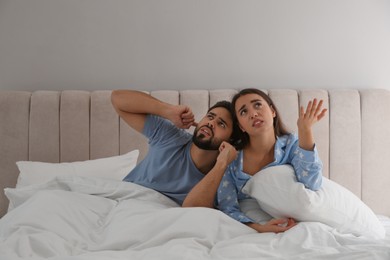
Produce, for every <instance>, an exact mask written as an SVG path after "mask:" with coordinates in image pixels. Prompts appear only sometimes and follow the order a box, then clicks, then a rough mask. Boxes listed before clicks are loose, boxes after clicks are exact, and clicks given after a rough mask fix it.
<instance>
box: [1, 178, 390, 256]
mask: <svg viewBox="0 0 390 260" xmlns="http://www.w3.org/2000/svg"><path fill="white" fill-rule="evenodd" d="M6 195H7V197H8V198H9V199H10V210H9V212H8V213H7V214H6V215H5V216H4V217H3V218H1V219H0V259H1V260H3V259H7V260H8V259H9V260H12V259H42V258H48V259H72V260H73V259H85V260H87V259H88V260H89V259H94V260H99V259H169V260H174V259H180V260H185V259H194V260H202V259H240V260H243V259H387V260H388V259H390V219H389V218H388V217H384V216H378V217H379V218H380V220H381V223H383V225H384V226H385V228H386V232H387V234H386V238H385V239H383V240H373V239H368V238H365V237H356V236H353V235H351V234H340V233H338V232H337V231H336V230H334V229H333V228H331V227H330V226H327V225H325V224H322V223H319V222H304V223H299V224H298V225H297V226H295V227H294V228H292V229H290V230H288V231H287V232H284V233H280V234H274V233H263V234H260V233H256V232H255V231H254V230H252V229H251V228H249V227H247V226H245V225H243V224H241V223H239V222H237V221H235V220H233V219H231V218H230V217H228V216H227V215H225V214H224V213H222V212H220V211H218V210H214V209H208V208H181V207H179V206H178V205H177V204H176V203H174V202H173V201H172V200H170V199H169V198H167V197H165V196H163V195H161V194H160V193H158V192H156V191H154V190H151V189H148V188H144V187H141V186H139V185H136V184H133V183H128V182H121V181H113V180H105V179H98V178H87V177H72V176H65V177H57V178H56V179H54V180H52V181H50V182H47V183H45V184H39V185H34V186H27V187H23V188H17V189H11V188H9V189H6Z"/></svg>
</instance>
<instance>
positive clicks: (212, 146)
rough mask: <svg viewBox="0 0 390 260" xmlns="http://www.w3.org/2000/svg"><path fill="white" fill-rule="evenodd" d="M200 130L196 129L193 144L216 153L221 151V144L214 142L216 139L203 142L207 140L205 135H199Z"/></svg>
mask: <svg viewBox="0 0 390 260" xmlns="http://www.w3.org/2000/svg"><path fill="white" fill-rule="evenodd" d="M199 129H200V128H198V129H195V132H194V135H193V136H192V142H193V143H194V144H195V145H196V146H197V147H198V148H200V149H203V150H209V151H215V150H218V149H219V145H220V143H215V142H213V141H214V140H215V139H214V138H213V137H211V138H210V139H208V140H203V139H204V138H205V135H204V134H203V133H200V134H199V135H198V132H199Z"/></svg>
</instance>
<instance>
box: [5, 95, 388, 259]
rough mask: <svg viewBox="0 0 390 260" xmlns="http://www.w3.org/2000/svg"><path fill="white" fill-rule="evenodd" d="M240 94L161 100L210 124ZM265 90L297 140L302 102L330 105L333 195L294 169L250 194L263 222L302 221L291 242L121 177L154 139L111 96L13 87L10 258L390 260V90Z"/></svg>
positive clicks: (320, 132)
mask: <svg viewBox="0 0 390 260" xmlns="http://www.w3.org/2000/svg"><path fill="white" fill-rule="evenodd" d="M236 91H237V90H236V89H223V90H221V89H219V90H159V91H151V92H150V94H151V95H152V96H155V97H157V98H159V99H162V100H164V101H166V102H169V103H172V104H187V105H189V106H191V108H192V109H193V111H194V113H195V115H196V119H199V118H200V117H201V116H202V115H204V114H205V112H206V110H207V108H208V107H209V106H210V105H212V104H214V103H215V102H216V101H218V100H222V99H227V100H229V99H230V98H231V96H232V95H233V94H234V93H236ZM264 91H266V92H267V93H268V95H270V97H271V98H272V99H273V100H274V102H275V104H276V105H277V107H278V109H279V112H280V113H281V116H282V118H283V119H284V122H285V124H286V125H287V127H288V128H289V129H290V130H291V131H296V130H297V129H296V119H297V117H298V107H299V104H306V103H307V101H308V100H310V99H311V98H313V97H317V98H321V99H324V101H325V102H324V103H325V104H326V107H327V108H328V109H329V113H328V114H327V116H326V118H325V120H321V121H320V122H319V123H318V124H316V125H315V126H314V134H315V139H316V145H317V147H318V150H319V153H320V157H321V159H322V161H323V163H324V172H323V176H324V180H325V184H326V185H325V186H326V187H325V188H324V190H323V191H321V192H319V193H310V192H309V193H308V192H307V191H305V190H302V189H301V188H300V187H299V186H297V184H296V183H293V182H294V180H292V179H291V175H289V172H288V168H287V167H285V168H280V169H277V171H280V174H275V172H271V173H264V174H256V175H255V176H259V178H253V181H252V182H251V186H250V185H249V184H248V185H247V186H248V187H246V188H247V190H248V193H250V194H251V195H252V196H253V198H254V199H253V200H249V201H248V203H247V204H243V205H242V209H243V210H245V211H246V212H248V214H254V215H253V216H257V217H259V222H260V221H263V220H264V217H266V216H269V215H278V214H279V215H280V216H282V217H283V216H286V214H289V215H293V216H294V217H296V218H297V219H298V220H299V223H298V224H297V225H296V226H295V227H294V228H292V229H290V230H288V231H287V232H285V233H279V234H274V233H264V234H260V233H256V232H255V231H254V230H252V229H250V228H249V227H247V226H245V225H243V224H240V223H238V222H236V221H235V220H233V219H231V218H229V217H228V216H226V215H225V214H223V213H222V212H220V211H218V210H215V209H208V208H181V207H179V206H178V205H177V204H175V203H174V202H173V201H172V200H170V199H169V198H167V197H165V196H163V195H162V194H160V193H158V192H156V191H153V190H150V189H147V188H144V187H141V186H138V185H136V184H132V183H127V182H122V181H121V178H123V176H124V175H126V174H127V172H128V171H129V170H131V168H132V167H134V166H135V165H136V163H137V162H139V161H140V160H142V158H143V157H144V156H145V153H146V152H147V140H146V139H145V138H144V137H143V136H141V135H140V134H138V133H136V132H134V131H133V130H132V129H130V128H129V127H128V126H127V125H126V124H125V123H124V121H122V120H121V119H120V118H119V117H118V116H117V114H116V113H115V111H114V109H113V107H112V105H111V102H110V95H111V91H109V90H107V91H78V90H67V91H34V92H26V91H1V92H0V122H1V123H0V186H1V191H2V192H1V193H0V216H1V219H0V259H25V258H28V259H34V258H36V259H41V258H48V259H170V260H173V259H181V260H183V259H196V260H199V259H330V258H332V259H390V218H389V216H390V199H389V198H390V189H389V188H388V187H389V186H390V172H389V169H390V149H389V147H390V137H389V133H390V91H388V90H384V89H264ZM192 130H193V129H189V130H188V131H192ZM274 176H278V177H277V178H276V179H275V177H274ZM283 176H285V177H283ZM267 178H268V179H267ZM278 178H280V179H278ZM289 178H290V179H289ZM264 183H266V184H267V185H265V186H264V185H263V186H262V189H260V188H259V187H260V186H261V185H262V184H264ZM292 183H293V184H292ZM270 187H272V188H270ZM282 191H283V192H282ZM266 192H268V193H266ZM276 193H277V194H276ZM266 198H269V199H271V200H273V202H272V203H268V204H267V202H269V201H267V199H266ZM324 205H326V207H325V206H324ZM281 210H284V212H283V211H281ZM294 214H295V215H294Z"/></svg>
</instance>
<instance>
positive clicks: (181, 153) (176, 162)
mask: <svg viewBox="0 0 390 260" xmlns="http://www.w3.org/2000/svg"><path fill="white" fill-rule="evenodd" d="M111 100H112V104H113V106H114V108H115V110H116V111H117V113H118V114H119V116H120V117H121V118H122V119H123V120H124V121H125V122H126V123H127V124H128V125H129V126H130V127H132V128H133V129H135V130H136V131H138V132H140V133H142V134H143V135H145V136H146V137H147V138H148V139H149V150H148V154H147V155H146V157H145V158H144V160H142V161H141V162H140V163H139V164H138V165H137V166H136V167H135V168H134V169H133V170H132V171H131V172H130V173H129V174H128V175H127V176H126V177H125V178H124V181H129V182H133V183H136V184H139V185H142V186H145V187H148V188H151V189H154V190H156V191H159V192H161V193H163V194H164V195H166V196H168V197H170V198H171V199H173V200H174V201H176V202H177V203H178V204H180V205H182V206H183V207H195V206H202V207H210V208H214V207H216V208H218V209H220V210H221V211H223V212H224V213H226V214H228V215H229V216H231V217H232V218H234V219H236V220H237V221H240V222H241V223H244V224H246V225H248V226H249V227H251V228H253V229H255V230H256V231H258V232H275V233H278V232H284V231H286V230H288V229H290V228H291V227H293V226H294V225H295V224H296V223H295V221H294V220H293V219H272V220H270V221H269V222H267V223H265V224H263V225H261V224H259V223H255V222H254V221H253V220H252V219H250V218H248V217H247V216H246V215H245V214H243V213H242V212H241V211H240V207H239V204H238V202H239V201H240V200H243V199H247V198H249V197H248V196H247V195H246V194H244V193H243V192H242V191H241V189H242V188H243V186H244V185H245V183H246V182H247V181H248V180H249V178H250V177H251V176H253V175H254V174H256V173H257V172H259V171H260V170H261V169H263V168H265V167H270V166H274V165H280V164H291V165H292V166H293V167H294V169H295V173H296V177H297V180H298V181H300V182H302V183H303V184H304V185H305V187H306V188H308V189H312V190H317V189H319V188H320V186H321V183H322V182H321V180H322V162H321V160H320V158H319V156H318V152H317V149H316V146H315V143H314V137H313V132H312V126H313V124H315V123H316V122H318V121H319V120H321V119H322V118H323V117H324V115H325V114H326V109H322V100H321V101H319V102H318V101H317V100H316V99H314V100H312V101H310V102H309V103H308V105H307V107H306V109H304V108H303V107H300V112H299V118H298V121H297V125H298V136H297V135H295V134H290V133H289V132H288V131H286V129H285V128H284V126H283V123H282V121H281V118H280V116H279V114H278V111H277V108H276V107H275V105H274V104H273V102H272V100H271V99H270V98H269V97H268V95H266V94H265V93H264V92H262V91H260V90H258V89H243V90H241V91H240V92H238V93H237V94H236V95H235V96H234V97H233V99H232V102H228V101H220V102H217V103H216V104H215V105H213V106H212V107H210V108H209V110H208V111H207V114H206V115H205V116H204V117H203V118H202V119H201V120H200V121H199V122H195V118H194V114H193V113H192V111H191V108H189V107H188V106H185V105H171V104H168V103H165V102H162V101H160V100H158V99H155V98H153V97H152V96H150V95H148V94H145V93H143V92H139V91H132V90H116V91H113V92H112V95H111ZM191 126H195V130H194V133H193V135H191V134H190V133H188V132H187V131H185V129H188V128H190V127H191ZM298 137H299V138H298ZM233 144H234V145H235V147H234V146H233ZM236 149H238V151H237V150H236Z"/></svg>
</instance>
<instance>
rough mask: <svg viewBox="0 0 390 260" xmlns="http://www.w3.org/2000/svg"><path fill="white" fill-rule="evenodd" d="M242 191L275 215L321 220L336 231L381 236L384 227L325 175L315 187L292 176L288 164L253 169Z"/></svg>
mask: <svg viewBox="0 0 390 260" xmlns="http://www.w3.org/2000/svg"><path fill="white" fill-rule="evenodd" d="M243 192H244V193H246V194H248V195H250V196H251V197H253V198H255V199H256V200H257V201H258V203H259V205H260V207H261V208H262V209H263V210H264V211H265V212H267V213H268V214H270V215H271V216H273V217H275V218H283V217H292V218H294V219H295V220H298V221H310V222H311V221H314V222H322V223H324V224H327V225H328V226H331V227H334V228H335V229H336V230H337V231H339V232H340V233H348V234H353V235H356V236H366V237H371V238H378V239H382V238H384V237H385V229H384V227H383V226H382V225H381V223H380V221H379V220H378V218H377V216H376V215H375V214H374V212H373V211H372V210H371V209H370V208H369V207H368V206H367V205H366V204H364V203H363V202H362V201H361V200H360V199H359V198H358V197H357V196H356V195H354V194H353V193H352V192H350V191H349V190H347V189H346V188H344V187H343V186H341V185H339V184H337V183H336V182H333V181H331V180H329V179H327V178H323V179H322V187H321V188H320V189H319V190H318V191H312V190H309V189H306V188H305V187H304V185H303V184H302V183H300V182H298V181H297V180H296V177H295V173H294V169H293V168H292V166H291V165H279V166H274V167H269V168H266V169H264V170H262V171H260V172H258V173H256V174H255V175H254V176H253V177H252V178H251V179H250V180H249V181H248V182H247V183H246V185H245V186H244V188H243Z"/></svg>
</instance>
